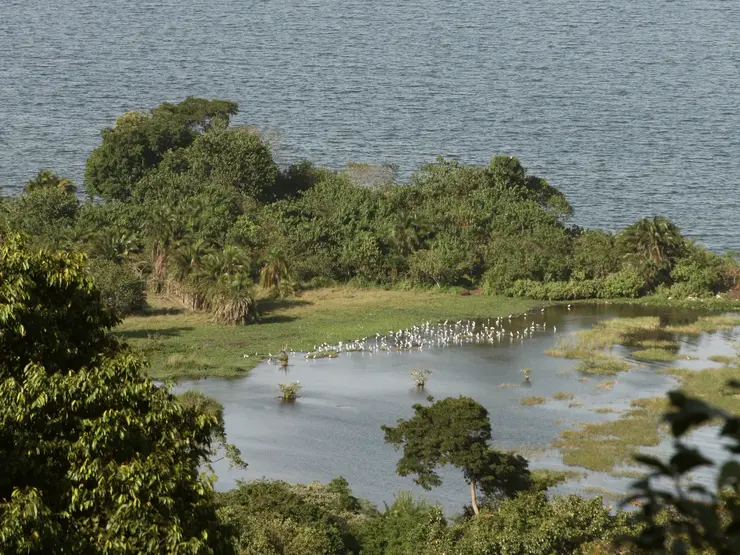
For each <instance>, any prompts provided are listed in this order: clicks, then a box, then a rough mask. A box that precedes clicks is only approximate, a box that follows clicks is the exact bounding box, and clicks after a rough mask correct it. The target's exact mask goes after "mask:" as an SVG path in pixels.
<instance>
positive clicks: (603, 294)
mask: <svg viewBox="0 0 740 555" xmlns="http://www.w3.org/2000/svg"><path fill="white" fill-rule="evenodd" d="M648 288H649V286H648V283H647V281H646V279H645V277H644V276H643V275H641V273H640V272H638V271H637V270H636V269H633V268H631V267H625V268H623V269H622V270H620V271H619V272H616V273H614V274H609V275H608V276H606V278H604V281H603V283H602V284H601V287H600V289H599V293H598V296H599V298H601V299H615V298H620V297H628V298H635V297H639V296H640V295H642V294H644V293H646V292H647V290H648Z"/></svg>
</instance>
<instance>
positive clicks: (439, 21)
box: [0, 0, 740, 251]
mask: <svg viewBox="0 0 740 555" xmlns="http://www.w3.org/2000/svg"><path fill="white" fill-rule="evenodd" d="M738 44H740V3H738V2H735V1H731V0H695V1H693V2H669V1H665V0H643V1H640V2H623V1H618V0H603V1H600V2H595V1H592V0H571V1H564V0H521V1H519V2H507V3H500V2H490V1H487V0H472V1H470V2H464V3H450V2H443V1H440V0H424V1H420V0H409V1H407V2H396V1H389V0H376V1H374V2H371V3H368V2H364V1H359V0H344V1H341V2H340V1H338V0H310V1H306V2H289V1H287V0H222V1H219V2H214V1H208V2H206V1H199V0H158V1H156V2H155V1H152V0H108V1H106V2H98V1H93V0H77V1H75V2H70V1H68V0H3V1H2V2H0V52H2V55H0V122H1V125H0V185H3V186H4V187H5V188H6V189H8V190H9V191H10V192H17V191H18V190H20V188H21V187H22V185H23V183H24V182H25V181H26V180H27V179H28V178H30V177H31V176H32V175H33V174H34V173H35V171H36V170H37V169H38V168H40V167H52V168H55V169H57V170H58V171H59V172H61V173H62V174H64V175H69V176H71V177H73V178H74V179H76V180H77V181H81V177H82V174H83V170H84V161H85V159H86V157H87V156H88V154H89V153H90V151H91V150H92V149H93V148H94V147H95V146H96V145H97V144H98V141H99V131H100V129H101V128H102V127H104V126H106V125H110V124H111V123H112V122H113V120H114V118H115V117H116V116H118V115H120V114H121V113H123V112H125V111H127V110H133V109H141V110H144V109H149V108H152V107H154V106H156V105H157V104H159V103H160V102H162V101H164V100H168V101H177V100H180V99H182V98H183V97H185V96H187V95H198V96H205V97H219V98H228V99H233V100H236V101H238V102H239V103H240V105H241V109H242V113H241V115H240V117H239V119H238V122H239V123H250V124H256V125H259V126H263V127H266V128H269V129H271V130H273V131H274V132H276V133H278V134H279V136H280V142H279V145H278V150H277V154H278V155H279V159H280V161H281V162H283V163H287V162H290V161H294V160H297V159H300V158H309V159H312V160H314V161H316V162H317V163H319V164H325V165H329V166H332V167H341V166H343V165H344V164H345V163H346V162H348V161H362V162H391V163H395V164H398V165H399V168H400V174H401V178H402V179H406V178H408V176H409V174H410V172H411V171H412V170H413V169H415V168H416V167H418V166H419V165H420V164H422V163H424V162H427V161H431V160H433V159H434V157H435V156H436V155H445V156H448V157H452V158H457V159H460V160H463V161H465V162H474V163H485V162H487V160H488V159H489V158H490V157H491V156H492V155H493V154H495V153H508V154H513V155H517V156H519V157H520V158H521V159H522V161H523V163H524V164H525V165H526V166H527V167H528V168H529V169H530V170H532V171H533V172H535V173H537V174H539V175H542V176H544V177H547V178H548V179H549V180H550V182H551V183H552V184H553V185H555V186H556V187H559V188H561V189H562V190H563V191H565V193H566V194H567V195H568V198H569V199H571V201H572V203H573V205H574V207H575V208H576V216H575V218H574V221H575V223H578V224H580V225H584V226H606V227H608V228H611V229H615V228H617V227H620V226H624V225H626V224H628V223H631V222H632V221H634V220H635V219H637V218H638V217H640V216H644V215H653V214H655V213H659V214H663V215H666V216H668V217H670V218H672V219H674V220H675V221H676V222H678V223H679V224H680V225H681V226H682V228H683V230H684V231H685V232H686V233H687V234H689V235H691V236H694V237H701V238H702V239H703V240H704V242H705V244H706V245H708V246H709V247H710V248H713V249H715V250H718V251H724V250H728V249H731V248H735V247H738V245H739V244H740V241H738V234H737V229H736V225H735V219H736V218H735V216H736V214H737V210H738V202H739V201H738V195H737V190H738V182H740V134H738V132H737V130H738V129H740V48H738Z"/></svg>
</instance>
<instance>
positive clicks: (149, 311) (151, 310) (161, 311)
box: [136, 306, 185, 317]
mask: <svg viewBox="0 0 740 555" xmlns="http://www.w3.org/2000/svg"><path fill="white" fill-rule="evenodd" d="M183 312H185V309H184V308H179V307H174V306H167V307H158V308H155V307H146V308H145V309H144V310H142V311H141V312H139V313H137V314H136V316H144V317H146V316H175V315H177V314H182V313H183Z"/></svg>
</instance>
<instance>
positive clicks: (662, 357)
mask: <svg viewBox="0 0 740 555" xmlns="http://www.w3.org/2000/svg"><path fill="white" fill-rule="evenodd" d="M632 356H633V357H634V358H636V359H638V360H646V361H649V362H673V361H674V360H678V358H680V357H679V356H678V355H677V354H676V353H675V352H672V351H668V350H666V349H640V350H638V351H634V352H633V353H632Z"/></svg>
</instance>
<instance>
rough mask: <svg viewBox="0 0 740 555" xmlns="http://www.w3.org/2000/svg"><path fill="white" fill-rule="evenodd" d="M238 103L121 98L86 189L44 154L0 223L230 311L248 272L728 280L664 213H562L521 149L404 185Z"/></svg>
mask: <svg viewBox="0 0 740 555" xmlns="http://www.w3.org/2000/svg"><path fill="white" fill-rule="evenodd" d="M236 113H237V106H236V104H234V103H233V102H227V101H219V100H204V99H198V98H188V99H186V100H185V101H183V102H181V103H179V104H169V103H164V104H162V105H161V106H159V107H157V108H155V109H153V110H152V111H151V112H150V113H140V112H129V113H126V114H124V115H122V116H120V117H119V118H118V119H117V120H116V122H115V124H114V126H113V127H111V128H108V129H105V130H103V132H102V144H101V145H100V146H99V147H98V148H96V149H95V150H94V151H93V153H92V154H91V156H90V158H89V159H88V160H87V164H86V172H85V183H84V191H85V193H86V194H87V196H88V200H87V201H86V202H80V201H79V200H78V198H77V196H76V195H75V194H74V193H75V186H74V184H73V183H71V182H70V181H69V180H68V179H65V178H63V177H60V176H57V175H56V174H55V173H54V172H52V171H49V170H44V171H41V172H39V174H38V176H37V177H36V178H35V179H33V180H31V181H29V182H28V183H27V184H26V187H25V191H24V193H23V194H22V195H20V196H18V197H15V198H6V199H4V201H3V202H2V203H1V204H0V227H2V228H4V229H5V230H6V231H22V232H24V233H25V234H27V235H28V236H30V238H31V240H32V242H33V243H34V244H36V245H39V246H46V247H53V248H64V249H68V250H82V251H84V252H86V253H88V254H89V255H90V257H91V259H92V262H91V271H92V272H93V274H94V275H95V277H96V279H97V281H98V284H99V286H100V288H101V289H102V290H103V292H104V294H105V297H106V299H107V302H108V303H109V304H110V305H112V306H115V307H117V308H118V309H119V311H120V312H121V313H122V314H125V313H127V312H130V311H133V310H137V309H138V308H140V307H141V306H142V303H143V302H144V298H145V287H144V284H147V285H148V287H149V288H150V290H153V291H156V292H166V293H168V294H170V295H174V296H177V297H179V298H180V299H181V300H182V301H183V302H184V303H186V304H187V305H189V306H190V307H191V308H194V309H202V310H209V311H211V312H213V313H214V315H215V316H216V319H217V320H219V321H221V322H227V323H246V322H249V321H251V320H252V319H253V318H254V317H255V315H256V306H255V302H254V289H253V287H254V285H255V284H257V283H259V284H260V285H261V286H262V287H263V288H265V289H268V290H270V291H271V292H272V294H274V295H288V294H291V293H292V292H293V291H295V289H296V288H299V287H307V286H308V287H310V286H320V285H326V284H331V283H335V282H342V283H345V282H352V283H356V284H360V285H371V284H379V285H383V286H391V287H413V286H435V285H436V286H457V287H464V288H480V289H482V290H483V291H484V292H486V293H491V294H493V293H496V294H508V295H515V296H527V297H533V298H536V299H553V300H555V299H579V298H615V297H637V296H641V295H645V294H648V293H651V292H659V293H661V294H664V295H665V296H673V297H680V298H684V297H690V296H696V297H705V296H713V295H716V294H719V293H725V292H727V291H728V290H730V289H732V288H733V287H737V278H738V276H739V275H740V269H739V266H738V263H737V259H736V258H733V257H732V256H729V255H726V256H719V255H717V254H714V253H711V252H709V251H707V250H706V249H704V248H703V247H701V246H698V245H696V244H694V243H692V242H690V241H687V240H686V239H685V238H684V237H683V236H682V235H681V233H680V231H679V229H678V227H676V225H674V224H673V223H671V222H669V221H667V220H665V219H663V218H660V217H656V218H652V219H643V220H640V221H638V222H637V223H635V224H633V225H632V226H630V227H628V228H627V229H625V230H623V231H622V232H620V233H618V234H616V235H613V234H610V233H608V232H605V231H602V230H584V229H580V228H578V227H576V226H571V225H568V218H569V216H570V215H571V213H572V209H571V207H570V205H569V204H568V202H567V200H566V198H565V197H564V195H563V194H562V193H561V192H560V191H558V190H557V189H555V188H554V187H552V186H550V185H549V184H548V183H547V181H546V180H545V179H543V178H541V177H538V176H535V175H531V174H528V173H527V171H526V170H525V169H524V168H523V167H522V165H521V163H520V162H519V160H517V159H516V158H513V157H510V156H496V157H494V158H493V159H492V160H491V161H490V164H489V165H488V166H468V165H463V164H458V163H456V162H452V161H447V160H443V159H438V160H437V162H436V163H433V164H427V165H425V166H423V167H421V168H420V169H419V170H418V171H417V172H416V173H415V174H414V175H413V176H412V178H411V182H410V183H408V184H397V183H395V179H394V172H393V168H391V167H387V166H379V167H373V166H368V165H362V164H351V165H350V166H348V168H347V169H346V170H344V171H330V170H328V169H325V168H319V167H315V166H314V165H313V164H311V163H310V162H301V163H298V164H295V165H292V166H290V167H287V168H284V169H281V168H278V166H277V165H276V163H275V161H274V159H273V156H272V153H271V149H270V146H269V145H268V144H267V143H266V142H265V141H264V140H262V138H261V137H260V135H259V133H258V132H256V131H255V130H254V129H251V128H248V127H236V126H231V125H230V124H229V122H230V118H231V117H232V116H233V115H234V114H236ZM735 293H737V289H736V291H735Z"/></svg>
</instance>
